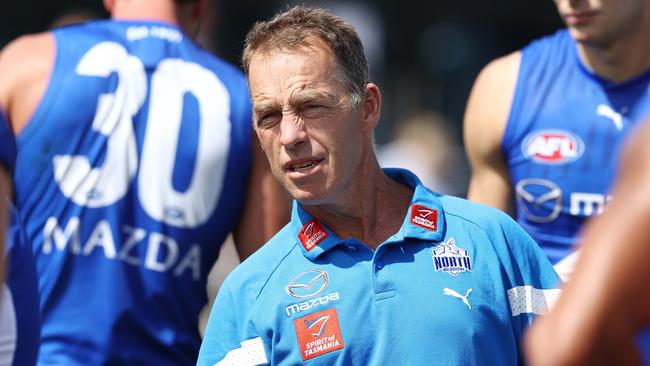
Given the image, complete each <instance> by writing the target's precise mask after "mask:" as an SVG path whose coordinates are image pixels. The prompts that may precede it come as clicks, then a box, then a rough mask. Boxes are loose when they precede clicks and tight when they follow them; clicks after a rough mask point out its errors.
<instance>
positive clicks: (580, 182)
mask: <svg viewBox="0 0 650 366" xmlns="http://www.w3.org/2000/svg"><path fill="white" fill-rule="evenodd" d="M649 85H650V71H646V72H645V73H643V74H641V75H639V76H637V77H635V78H632V79H631V80H627V81H625V82H621V83H614V82H611V81H608V80H605V79H603V78H601V77H599V76H598V75H597V74H595V73H593V72H592V71H590V70H589V69H588V68H587V67H586V66H584V65H583V63H582V61H581V60H580V58H579V56H578V52H577V49H576V43H575V41H574V40H573V39H572V38H571V36H570V35H569V33H568V32H567V31H566V30H562V31H559V32H558V33H556V34H555V35H552V36H549V37H545V38H542V39H540V40H537V41H535V42H533V43H532V44H531V45H529V46H527V47H526V48H524V49H523V50H522V57H521V66H520V71H519V77H518V81H517V86H516V91H515V96H514V99H513V103H512V108H511V111H510V116H509V119H508V124H507V128H506V132H505V135H504V138H503V143H502V149H503V152H504V154H505V157H506V161H507V163H508V168H509V172H510V176H511V178H512V185H513V187H514V189H515V194H516V199H517V202H516V207H517V221H518V222H519V224H521V225H522V226H523V227H524V228H525V229H526V230H527V231H528V232H529V233H530V234H531V236H533V238H534V239H535V240H536V241H537V242H538V243H539V244H540V245H541V246H542V249H543V250H544V252H545V253H546V255H547V256H548V257H549V259H550V260H551V262H553V263H556V262H558V261H559V260H561V259H563V258H564V257H565V256H566V255H568V254H569V253H570V251H571V249H572V246H573V244H574V242H575V240H576V237H577V235H578V233H579V230H580V228H581V227H582V225H583V224H584V221H585V220H586V219H587V218H588V217H589V216H591V215H595V214H597V213H600V212H602V211H603V209H604V207H605V205H606V204H607V202H608V201H609V200H610V199H611V197H610V196H609V193H608V192H609V188H610V184H611V181H612V178H613V176H614V174H615V172H616V164H615V163H616V161H617V154H618V151H619V149H620V146H621V144H622V142H623V141H624V139H625V137H626V136H627V134H628V133H629V131H631V130H632V128H633V127H634V126H635V125H636V123H637V122H638V121H639V120H640V119H641V118H643V117H644V116H645V115H647V113H648V112H650V95H649V94H648V92H647V90H648V86H649Z"/></svg>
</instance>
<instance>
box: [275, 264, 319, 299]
mask: <svg viewBox="0 0 650 366" xmlns="http://www.w3.org/2000/svg"><path fill="white" fill-rule="evenodd" d="M328 283H329V276H328V275H327V272H325V271H320V270H317V269H310V270H308V271H304V272H302V273H300V274H298V275H297V276H296V277H294V278H293V279H292V280H291V281H290V282H289V284H288V285H287V286H286V287H285V290H286V291H287V294H288V295H289V296H291V297H295V298H296V299H306V298H308V297H312V296H316V295H318V294H320V293H321V292H323V290H325V288H327V284H328Z"/></svg>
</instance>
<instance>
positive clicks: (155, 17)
mask: <svg viewBox="0 0 650 366" xmlns="http://www.w3.org/2000/svg"><path fill="white" fill-rule="evenodd" d="M111 17H112V18H113V19H122V20H152V21H159V22H164V23H170V24H178V18H177V13H176V7H175V5H174V3H173V2H172V1H165V0H144V1H143V0H139V1H115V5H114V7H113V11H112V12H111Z"/></svg>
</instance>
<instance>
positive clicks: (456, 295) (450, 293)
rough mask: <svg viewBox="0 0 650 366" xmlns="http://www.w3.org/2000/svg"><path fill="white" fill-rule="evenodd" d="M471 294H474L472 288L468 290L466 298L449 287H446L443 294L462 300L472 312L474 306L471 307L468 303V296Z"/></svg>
mask: <svg viewBox="0 0 650 366" xmlns="http://www.w3.org/2000/svg"><path fill="white" fill-rule="evenodd" d="M471 292H472V289H471V288H470V289H469V290H467V292H466V293H465V296H463V295H461V294H459V293H458V292H456V291H454V290H452V289H450V288H448V287H445V288H444V289H442V293H443V294H445V295H447V296H453V297H457V298H459V299H461V300H462V301H463V302H464V303H465V305H467V307H468V308H469V309H470V310H472V305H470V304H469V301H467V296H469V294H470V293H471Z"/></svg>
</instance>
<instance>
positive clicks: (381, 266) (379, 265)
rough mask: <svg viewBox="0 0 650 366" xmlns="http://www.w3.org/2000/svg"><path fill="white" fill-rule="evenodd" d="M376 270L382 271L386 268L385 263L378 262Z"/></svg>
mask: <svg viewBox="0 0 650 366" xmlns="http://www.w3.org/2000/svg"><path fill="white" fill-rule="evenodd" d="M375 268H377V269H382V268H384V263H383V262H377V263H375Z"/></svg>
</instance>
